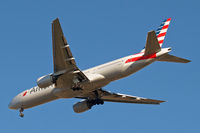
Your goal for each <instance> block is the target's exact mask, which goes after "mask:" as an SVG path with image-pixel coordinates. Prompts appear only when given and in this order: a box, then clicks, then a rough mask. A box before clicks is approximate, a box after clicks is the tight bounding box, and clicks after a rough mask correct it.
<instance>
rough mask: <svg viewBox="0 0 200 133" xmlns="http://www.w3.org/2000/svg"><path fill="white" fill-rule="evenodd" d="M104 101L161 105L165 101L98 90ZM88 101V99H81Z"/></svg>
mask: <svg viewBox="0 0 200 133" xmlns="http://www.w3.org/2000/svg"><path fill="white" fill-rule="evenodd" d="M96 94H98V95H99V97H100V99H102V100H103V101H106V102H120V103H137V104H160V103H162V102H165V101H161V100H154V99H148V98H142V97H137V96H131V95H126V94H120V93H113V92H109V91H105V90H102V89H100V90H98V91H97V93H96ZM93 96H94V94H89V95H88V97H93ZM79 98H83V99H86V97H79Z"/></svg>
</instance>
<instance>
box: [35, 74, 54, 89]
mask: <svg viewBox="0 0 200 133" xmlns="http://www.w3.org/2000/svg"><path fill="white" fill-rule="evenodd" d="M54 83H55V78H54V77H53V76H52V75H51V74H49V75H45V76H42V77H40V78H38V79H37V85H38V86H39V87H40V88H45V87H48V86H50V85H52V84H54Z"/></svg>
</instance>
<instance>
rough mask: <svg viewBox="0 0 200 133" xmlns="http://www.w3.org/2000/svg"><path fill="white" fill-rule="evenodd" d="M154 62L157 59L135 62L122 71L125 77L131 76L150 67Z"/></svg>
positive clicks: (128, 64)
mask: <svg viewBox="0 0 200 133" xmlns="http://www.w3.org/2000/svg"><path fill="white" fill-rule="evenodd" d="M154 61H155V59H146V60H141V61H135V62H132V63H126V64H124V66H123V69H122V71H123V77H126V76H129V75H131V74H133V73H135V72H137V71H139V70H141V69H142V68H144V67H146V66H148V65H150V64H151V63H153V62H154Z"/></svg>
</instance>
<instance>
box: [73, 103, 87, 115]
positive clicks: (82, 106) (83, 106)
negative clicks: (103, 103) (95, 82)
mask: <svg viewBox="0 0 200 133" xmlns="http://www.w3.org/2000/svg"><path fill="white" fill-rule="evenodd" d="M73 109H74V112H76V113H82V112H85V111H87V110H89V109H91V106H90V104H89V102H88V100H83V101H80V102H78V103H76V104H74V105H73Z"/></svg>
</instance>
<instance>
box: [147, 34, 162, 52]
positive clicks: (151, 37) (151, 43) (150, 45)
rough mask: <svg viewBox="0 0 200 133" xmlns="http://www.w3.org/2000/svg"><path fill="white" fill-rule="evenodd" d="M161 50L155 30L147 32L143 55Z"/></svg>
mask: <svg viewBox="0 0 200 133" xmlns="http://www.w3.org/2000/svg"><path fill="white" fill-rule="evenodd" d="M160 50H161V48H160V45H159V43H158V39H157V37H156V33H155V31H150V32H148V35H147V41H146V46H145V51H144V56H147V55H151V54H154V53H157V52H159V51H160Z"/></svg>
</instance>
